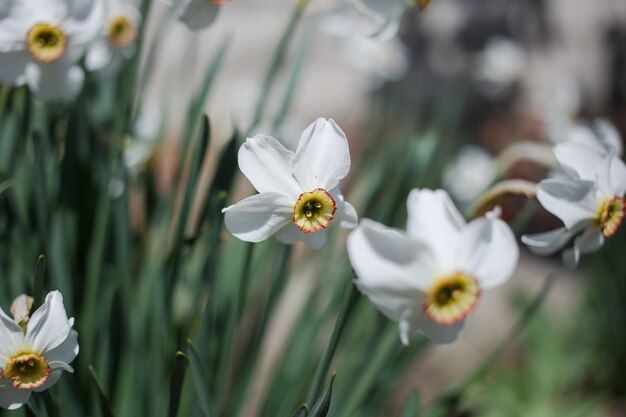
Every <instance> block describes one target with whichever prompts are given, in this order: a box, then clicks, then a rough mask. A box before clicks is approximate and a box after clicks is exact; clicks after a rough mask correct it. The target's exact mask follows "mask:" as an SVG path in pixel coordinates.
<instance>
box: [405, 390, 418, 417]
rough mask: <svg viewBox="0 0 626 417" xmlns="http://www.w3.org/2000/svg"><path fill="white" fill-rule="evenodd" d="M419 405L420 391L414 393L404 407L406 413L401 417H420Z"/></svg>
mask: <svg viewBox="0 0 626 417" xmlns="http://www.w3.org/2000/svg"><path fill="white" fill-rule="evenodd" d="M419 405H420V393H419V392H418V391H413V392H412V393H411V396H410V397H409V400H408V401H407V402H406V405H405V406H404V411H402V415H401V417H418V416H419Z"/></svg>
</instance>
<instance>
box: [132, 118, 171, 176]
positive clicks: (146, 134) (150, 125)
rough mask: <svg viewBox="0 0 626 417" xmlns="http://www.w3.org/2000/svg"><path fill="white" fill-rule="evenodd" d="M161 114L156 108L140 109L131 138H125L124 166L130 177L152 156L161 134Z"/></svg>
mask: <svg viewBox="0 0 626 417" xmlns="http://www.w3.org/2000/svg"><path fill="white" fill-rule="evenodd" d="M161 120H162V117H161V112H160V110H159V109H158V108H157V107H156V106H147V107H142V109H141V112H140V113H139V116H138V117H137V119H135V121H134V122H133V126H132V137H129V138H127V140H126V147H125V148H124V154H123V158H124V165H125V166H126V169H128V171H129V172H130V174H131V175H137V174H138V173H139V171H140V170H141V169H142V168H143V167H144V166H145V165H146V164H147V163H148V162H149V161H150V159H151V158H152V157H153V156H154V154H155V151H156V148H157V145H158V144H159V134H160V132H161Z"/></svg>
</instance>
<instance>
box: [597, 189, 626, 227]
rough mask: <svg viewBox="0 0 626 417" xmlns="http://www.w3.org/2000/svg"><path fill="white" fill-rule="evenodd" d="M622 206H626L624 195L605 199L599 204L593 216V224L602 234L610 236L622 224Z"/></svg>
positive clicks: (623, 211)
mask: <svg viewBox="0 0 626 417" xmlns="http://www.w3.org/2000/svg"><path fill="white" fill-rule="evenodd" d="M624 206H626V200H625V199H624V197H618V196H615V197H613V198H610V199H606V200H604V201H603V202H602V203H601V204H600V208H599V209H598V213H597V214H596V217H595V224H596V226H597V227H598V228H599V229H600V230H601V231H602V234H603V235H604V236H606V237H611V236H613V235H614V234H615V232H617V229H619V226H620V225H621V224H622V219H623V218H624V214H626V211H625V210H624Z"/></svg>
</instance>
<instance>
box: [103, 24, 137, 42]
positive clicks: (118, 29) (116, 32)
mask: <svg viewBox="0 0 626 417" xmlns="http://www.w3.org/2000/svg"><path fill="white" fill-rule="evenodd" d="M107 38H108V39H109V43H110V44H111V45H113V46H114V47H116V48H124V47H125V46H128V45H130V44H131V43H133V42H134V41H135V39H136V38H137V28H136V27H135V24H134V23H133V22H131V20H130V19H129V18H127V17H126V16H116V17H114V18H113V19H111V20H110V21H109V26H108V27H107Z"/></svg>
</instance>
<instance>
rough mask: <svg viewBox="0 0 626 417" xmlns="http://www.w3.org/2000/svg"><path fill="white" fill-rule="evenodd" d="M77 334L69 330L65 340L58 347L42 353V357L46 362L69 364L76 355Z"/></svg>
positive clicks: (77, 348)
mask: <svg viewBox="0 0 626 417" xmlns="http://www.w3.org/2000/svg"><path fill="white" fill-rule="evenodd" d="M78 350H79V347H78V333H77V332H76V330H70V333H69V334H68V336H67V339H65V341H63V343H61V344H60V345H59V346H57V347H55V348H54V349H51V350H49V351H47V352H46V353H44V355H43V356H44V357H45V358H46V360H47V361H48V362H63V363H71V362H72V361H73V360H74V358H76V355H78Z"/></svg>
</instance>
